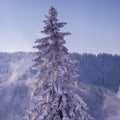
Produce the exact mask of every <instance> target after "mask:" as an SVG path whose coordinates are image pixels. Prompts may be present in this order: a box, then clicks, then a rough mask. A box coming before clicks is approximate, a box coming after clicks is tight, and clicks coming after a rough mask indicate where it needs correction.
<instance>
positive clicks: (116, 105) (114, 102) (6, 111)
mask: <svg viewBox="0 0 120 120" xmlns="http://www.w3.org/2000/svg"><path fill="white" fill-rule="evenodd" d="M72 55H73V56H74V57H75V59H77V60H78V63H76V66H77V67H78V72H79V75H80V77H79V81H81V82H80V84H79V86H82V87H83V91H81V92H80V91H79V88H77V89H75V91H76V92H79V94H80V95H81V96H82V97H83V99H84V101H85V102H86V103H87V105H88V107H89V108H90V109H89V113H90V114H91V116H93V117H94V118H95V120H120V116H119V113H120V99H119V98H118V97H117V94H116V93H117V91H118V88H119V86H120V56H118V55H111V54H99V55H93V54H82V55H81V54H77V53H73V54H72ZM33 58H34V55H33V53H26V52H17V53H0V120H22V117H23V115H24V114H25V113H26V110H27V109H28V108H29V105H30V94H31V87H30V85H31V84H32V83H31V81H33V82H34V75H35V73H36V71H35V70H33V69H32V64H33V63H32V59H33ZM84 86H85V87H84ZM113 111H114V112H113Z"/></svg>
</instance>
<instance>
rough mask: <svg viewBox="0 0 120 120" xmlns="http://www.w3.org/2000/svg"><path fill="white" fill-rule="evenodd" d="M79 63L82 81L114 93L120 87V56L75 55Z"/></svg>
mask: <svg viewBox="0 0 120 120" xmlns="http://www.w3.org/2000/svg"><path fill="white" fill-rule="evenodd" d="M73 55H74V56H75V58H76V59H77V60H78V61H79V63H78V64H77V66H78V68H79V74H80V78H79V79H80V80H81V81H83V82H85V83H87V84H93V85H98V86H102V87H105V88H107V89H109V90H112V91H113V92H117V91H118V87H119V85H120V56H118V55H111V54H99V55H93V54H82V55H81V54H73Z"/></svg>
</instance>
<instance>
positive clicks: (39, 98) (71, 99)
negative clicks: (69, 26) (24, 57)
mask: <svg viewBox="0 0 120 120" xmlns="http://www.w3.org/2000/svg"><path fill="white" fill-rule="evenodd" d="M45 17H46V20H45V21H44V23H45V25H46V26H45V27H44V30H43V31H41V32H42V33H44V34H45V35H47V36H46V37H44V38H41V39H37V40H36V41H35V43H36V45H35V46H34V48H37V52H36V58H35V59H34V61H35V64H34V67H35V69H37V71H38V72H37V74H36V78H35V82H34V83H35V85H34V91H33V94H32V99H33V105H32V107H31V109H30V110H29V112H28V114H27V116H26V117H25V118H24V120H92V118H91V117H90V116H89V115H88V114H87V112H86V109H87V107H86V104H85V103H84V101H83V100H82V99H81V97H80V96H79V95H78V94H77V93H75V92H74V91H73V89H71V87H69V86H70V85H72V86H75V81H76V80H77V74H76V69H75V68H74V59H73V58H72V57H71V55H70V54H69V53H68V50H67V48H66V47H65V46H64V44H65V40H64V37H65V36H67V35H70V33H68V32H65V33H63V32H60V28H62V27H64V25H66V23H63V22H58V19H57V11H56V9H55V8H54V7H51V8H50V10H49V16H47V15H46V16H45Z"/></svg>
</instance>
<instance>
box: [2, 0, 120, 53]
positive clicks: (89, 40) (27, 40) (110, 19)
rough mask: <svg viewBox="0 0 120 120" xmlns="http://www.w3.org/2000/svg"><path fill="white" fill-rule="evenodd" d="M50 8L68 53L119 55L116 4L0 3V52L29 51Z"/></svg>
mask: <svg viewBox="0 0 120 120" xmlns="http://www.w3.org/2000/svg"><path fill="white" fill-rule="evenodd" d="M50 6H54V7H55V8H56V9H57V10H58V18H59V20H60V21H63V22H67V23H68V24H67V25H66V26H65V28H63V29H62V30H63V31H69V32H71V33H72V35H71V36H69V37H66V46H67V47H68V49H69V51H70V52H79V53H95V54H97V53H103V52H104V53H112V54H120V0H0V51H2V52H15V51H33V49H32V46H33V45H34V41H35V40H36V39H37V38H40V37H42V35H41V34H39V31H41V30H42V28H43V27H44V23H43V20H44V19H45V17H44V15H46V14H48V10H49V8H50Z"/></svg>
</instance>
